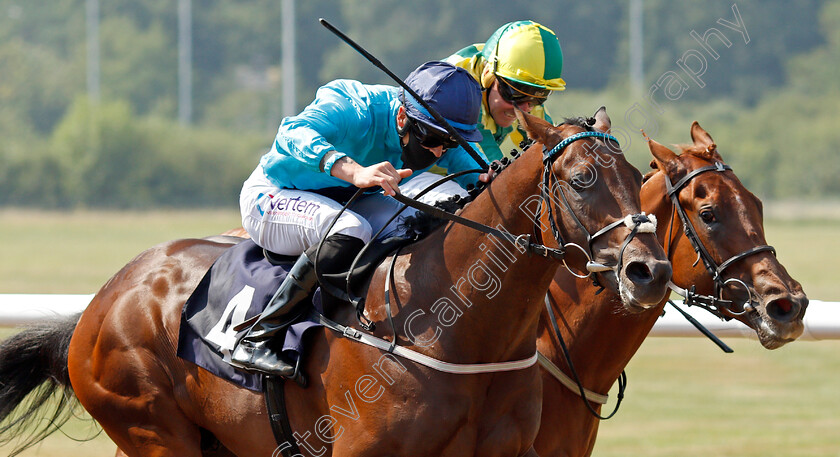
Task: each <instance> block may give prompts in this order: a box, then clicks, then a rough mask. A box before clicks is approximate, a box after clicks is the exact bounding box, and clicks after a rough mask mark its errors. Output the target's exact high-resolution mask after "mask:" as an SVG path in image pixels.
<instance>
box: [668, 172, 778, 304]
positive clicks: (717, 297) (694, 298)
mask: <svg viewBox="0 0 840 457" xmlns="http://www.w3.org/2000/svg"><path fill="white" fill-rule="evenodd" d="M727 170H732V167H730V166H729V165H726V164H724V163H721V162H717V163H715V164H714V165H709V166H706V167H700V168H698V169H696V170H693V171H692V172H691V173H689V174H687V175H686V176H685V177H683V178H682V179H680V180H679V181H677V183H676V184H673V185H672V184H671V178H670V177H669V176H668V174H667V173H664V175H665V191H666V194H667V195H668V197H669V198H670V199H671V202H672V204H673V210H672V213H671V220H672V224H671V225H670V226H669V227H668V231H669V232H670V231H671V227H672V226H673V218H674V213H676V214H677V215H678V216H679V218H680V221H681V222H682V225H683V232H684V233H685V236H686V238H688V241H689V242H690V243H691V246H692V247H693V248H694V252H696V253H697V261H695V262H694V264H695V265H696V264H697V262H698V261H700V260H702V261H703V265H704V266H705V267H706V270H707V271H708V272H709V274H710V275H711V276H712V281H713V282H714V286H715V292H714V295H700V294H697V293H695V292H694V290H695V286H691V287H690V288H689V289H683V288H681V287H679V286H677V285H675V284H674V283H673V282H670V281H669V282H668V287H669V288H670V289H671V290H672V291H674V292H675V293H677V294H678V295H680V296H682V297H683V298H684V303H685V304H686V306H698V307H700V308H703V309H705V310H706V311H709V312H710V313H712V314H714V315H715V316H718V317H720V318H721V319H724V320H730V319H732V318H733V317H738V316H741V315H744V314H747V313H749V312H756V310H755V308H754V307H753V306H752V302H753V294H752V289H751V288H750V287H749V286H748V285H747V284H746V283H744V282H743V281H741V280H740V279H737V278H729V279H722V275H723V272H724V271H725V270H726V269H727V268H729V267H730V266H732V264H734V263H735V262H737V261H739V260H743V259H745V258H747V257H749V256H751V255H753V254H758V253H761V252H772V253H773V255H776V249H775V248H774V247H773V246H770V245H766V244H764V245H759V246H755V247H752V248H750V249H747V250H745V251H743V252H740V253H738V254H735V255H733V256H732V257H730V258H728V259H726V260H725V261H723V262H722V263H721V264H720V265H718V264H717V262H716V261H715V259H714V258H713V257H712V255H711V254H710V253H709V251H708V250H707V249H706V247H705V246H704V245H703V242H702V241H701V240H700V236H699V235H698V233H697V230H696V229H695V228H694V225H692V224H691V221H690V220H689V218H688V213H686V211H685V208H683V207H682V205H681V204H680V200H679V192H680V190H682V189H683V188H684V187H685V186H686V185H687V184H688V183H689V182H690V181H691V180H692V179H694V178H695V177H696V176H698V175H700V174H702V173H706V172H717V173H723V172H725V171H727ZM667 239H668V240H670V239H671V235H670V233H669V235H668V238H667ZM668 244H669V245H670V241H669V243H668ZM731 282H734V283H738V284H741V286H743V288H744V290H746V291H747V294H748V299H747V301H746V302H745V304H744V310H743V311H741V312H735V311H733V310H732V308H731V306H732V300H724V299H723V298H722V297H721V295H722V293H723V288H724V287H726V285H727V284H729V283H731Z"/></svg>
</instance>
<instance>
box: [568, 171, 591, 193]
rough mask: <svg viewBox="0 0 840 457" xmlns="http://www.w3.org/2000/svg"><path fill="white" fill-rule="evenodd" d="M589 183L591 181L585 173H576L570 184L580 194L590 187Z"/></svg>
mask: <svg viewBox="0 0 840 457" xmlns="http://www.w3.org/2000/svg"><path fill="white" fill-rule="evenodd" d="M588 181H589V180H588V179H586V175H585V174H584V173H575V175H574V176H572V179H571V180H569V184H570V185H571V186H572V189H574V190H576V191H578V192H580V191H582V190H583V189H586V188H587V187H589V186H588V184H589V182H588Z"/></svg>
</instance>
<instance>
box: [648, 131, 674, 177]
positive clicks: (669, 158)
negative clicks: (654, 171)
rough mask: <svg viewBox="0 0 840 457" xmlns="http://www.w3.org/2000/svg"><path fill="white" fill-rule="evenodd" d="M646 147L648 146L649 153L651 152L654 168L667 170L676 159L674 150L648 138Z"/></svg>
mask: <svg viewBox="0 0 840 457" xmlns="http://www.w3.org/2000/svg"><path fill="white" fill-rule="evenodd" d="M648 148H650V153H651V154H653V162H655V163H656V168H658V169H660V170H662V171H667V170H670V169H671V168H672V167H673V165H672V164H674V163H675V162H676V160H677V155H676V154H674V151H672V150H670V149H668V148H667V147H666V146H663V145H661V144H659V143H657V142H656V141H655V140H651V139H649V140H648ZM651 165H652V164H651Z"/></svg>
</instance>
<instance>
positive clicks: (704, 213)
mask: <svg viewBox="0 0 840 457" xmlns="http://www.w3.org/2000/svg"><path fill="white" fill-rule="evenodd" d="M700 219H702V220H703V222H705V223H707V224H711V223H712V222H714V221H715V213H714V212H712V210H710V209H702V210H700Z"/></svg>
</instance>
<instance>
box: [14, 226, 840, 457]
mask: <svg viewBox="0 0 840 457" xmlns="http://www.w3.org/2000/svg"><path fill="white" fill-rule="evenodd" d="M768 214H771V212H769V211H768ZM238 224H239V222H238V215H237V214H236V213H235V212H234V211H229V212H226V211H177V212H148V213H136V212H127V213H122V212H70V213H58V212H34V211H10V210H0V252H2V255H0V293H85V294H87V293H94V292H95V291H96V290H97V289H98V288H99V287H100V286H101V285H102V284H103V283H104V282H105V281H106V280H107V279H108V278H109V277H110V276H111V275H112V274H113V273H115V272H116V271H117V270H118V269H119V268H120V267H122V266H123V265H124V264H125V263H126V262H127V261H128V260H130V259H131V258H132V257H134V256H135V255H136V254H138V253H140V252H141V251H142V250H143V249H145V248H148V247H150V246H152V245H154V244H156V243H159V242H162V241H166V240H169V239H173V238H184V237H201V236H206V235H212V234H216V233H220V232H222V231H224V230H226V229H228V228H232V227H235V226H237V225H238ZM766 229H767V241H768V242H769V243H770V244H772V245H774V246H775V247H776V248H777V250H778V254H779V259H780V260H781V261H782V263H783V264H784V265H785V266H786V267H787V269H788V271H789V272H790V273H791V275H792V276H793V277H795V278H796V279H798V280H799V281H800V282H802V284H803V286H804V288H805V291H806V292H807V293H808V295H809V296H810V297H811V298H812V299H820V300H826V301H832V300H834V301H840V283H838V282H836V281H835V277H836V276H837V268H836V267H833V265H834V259H836V258H837V257H838V256H840V238H838V237H837V235H838V234H840V221H838V220H837V218H827V219H826V218H824V219H806V220H796V221H793V220H786V219H785V220H783V219H774V220H771V221H769V222H768V223H767V225H766ZM10 332H11V330H6V331H3V332H1V333H0V336H5V335H8V334H10ZM727 343H728V344H729V345H730V346H732V347H733V348H734V349H735V353H734V354H723V353H722V352H720V351H719V350H718V349H717V348H716V347H715V346H714V345H712V344H711V343H710V342H708V341H706V340H703V339H699V338H691V339H688V338H684V339H680V338H650V339H648V340H647V341H646V342H645V344H644V345H643V346H642V348H641V349H640V351H639V353H638V354H637V355H636V357H634V359H633V360H632V361H631V363H630V365H629V366H628V369H627V371H628V375H629V386H628V391H627V398H626V399H625V401H624V404H623V405H622V408H621V410H620V412H619V413H618V415H617V416H616V417H615V418H614V419H612V420H609V421H606V422H604V423H603V424H602V426H601V431H600V434H599V440H598V443H597V445H596V447H595V453H594V455H595V456H597V457H613V456H615V457H617V456H622V457H624V456H641V455H644V456H653V457H658V456H674V457H690V456H697V457H700V456H702V457H709V456H733V457H735V456H737V457H751V456H755V457H758V456H762V457H764V456H783V457H840V434H838V432H837V431H838V430H840V383H838V381H837V380H838V379H840V356H838V354H840V341H820V342H812V341H807V342H806V341H803V342H797V343H793V344H790V345H787V346H785V347H783V348H781V349H779V350H776V351H767V350H765V349H763V348H761V346H760V345H759V344H758V342H757V341H755V340H752V339H750V340H734V339H731V340H728V341H727ZM613 394H614V392H613ZM613 397H614V395H613ZM65 432H66V433H67V434H68V435H70V436H72V437H75V438H79V437H86V436H90V435H91V434H93V433H95V432H96V429H92V428H91V426H90V424H89V423H88V422H84V421H74V422H71V423H70V424H68V426H67V428H66V431H65ZM8 451H9V449H8V448H3V447H0V455H5V454H6V453H7V452H8ZM113 454H114V445H113V443H111V442H110V441H109V440H108V438H107V436H105V435H104V434H102V435H100V436H99V437H97V438H96V439H95V440H93V441H91V442H86V443H76V442H74V441H73V440H72V439H70V438H68V437H65V436H63V435H61V434H60V433H57V434H55V435H53V436H52V437H50V438H48V439H47V440H46V441H44V443H43V444H41V445H40V446H38V447H36V448H34V449H31V450H29V451H27V452H26V453H24V454H21V455H23V456H25V457H36V456H38V457H75V456H85V457H99V456H112V455H113Z"/></svg>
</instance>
